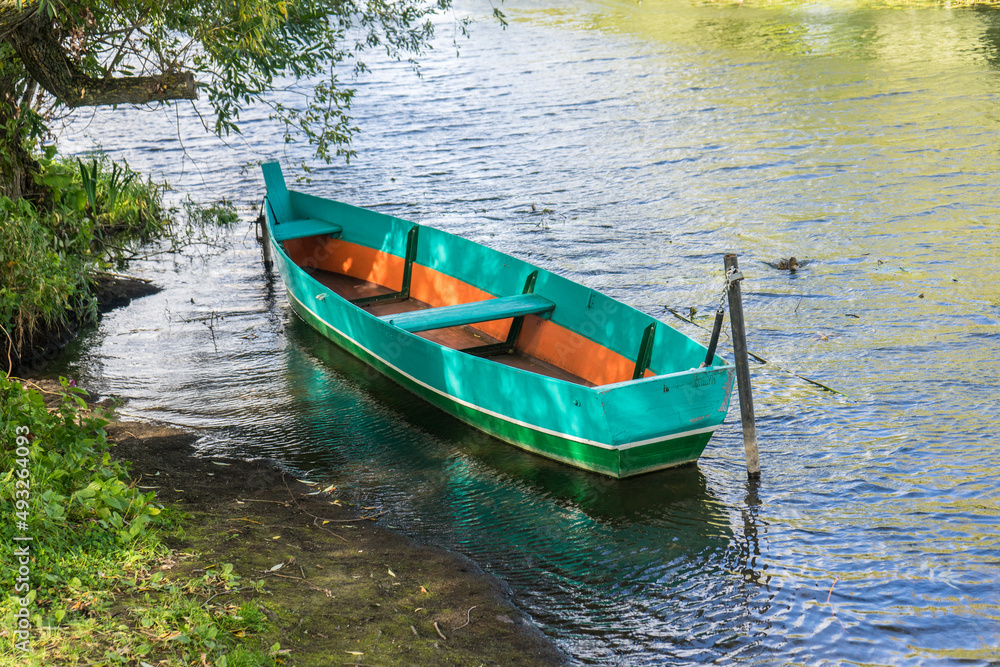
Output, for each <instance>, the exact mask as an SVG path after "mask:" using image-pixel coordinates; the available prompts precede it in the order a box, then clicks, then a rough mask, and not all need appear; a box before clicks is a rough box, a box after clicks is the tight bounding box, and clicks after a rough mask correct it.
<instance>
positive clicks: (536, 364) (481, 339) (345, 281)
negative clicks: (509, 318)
mask: <svg viewBox="0 0 1000 667" xmlns="http://www.w3.org/2000/svg"><path fill="white" fill-rule="evenodd" d="M309 275H311V276H312V277H313V278H315V279H316V280H317V281H318V282H319V283H320V284H322V285H324V286H325V287H328V288H330V289H331V290H333V291H334V292H335V293H337V294H339V295H340V296H342V297H344V298H345V299H347V300H353V299H361V298H364V297H369V296H376V295H379V294H391V293H392V292H393V291H394V290H391V289H389V288H388V287H384V286H382V285H378V284H376V283H372V282H369V281H367V280H362V279H360V278H353V277H351V276H346V275H344V274H342V273H334V272H333V271H325V270H323V269H313V270H310V271H309ZM363 307H364V309H365V310H367V311H368V312H369V313H371V314H372V315H376V316H378V317H382V316H384V315H395V314H396V313H405V312H411V311H414V310H423V309H424V308H430V305H429V304H427V303H424V302H423V301H417V300H416V299H413V298H410V299H407V300H406V301H394V302H391V303H374V304H369V305H367V306H363ZM417 335H418V336H421V337H422V338H426V339H427V340H429V341H432V342H434V343H437V344H438V345H443V346H444V347H450V348H452V349H454V350H462V349H465V348H469V347H477V346H479V345H492V344H494V343H500V342H503V341H500V340H497V339H496V338H493V337H492V336H488V335H487V334H485V333H483V332H482V331H479V330H478V329H475V328H473V327H471V326H468V325H466V326H459V327H449V328H447V329H434V330H431V331H421V332H420V333H418V334H417ZM486 358H487V359H489V360H490V361H494V362H496V363H498V364H504V365H505V366H511V367H513V368H519V369H521V370H524V371H528V372H531V373H538V374H539V375H545V376H548V377H552V378H556V379H558V380H565V381H566V382H573V383H575V384H581V385H584V386H587V387H592V386H594V385H593V383H591V382H588V381H586V380H584V379H583V378H581V377H579V376H577V375H573V374H572V373H568V372H566V371H565V370H563V369H561V368H559V367H558V366H554V365H553V364H550V363H548V362H545V361H542V360H541V359H536V358H535V357H531V356H528V355H526V354H522V353H521V352H514V353H513V354H498V355H495V356H492V357H486Z"/></svg>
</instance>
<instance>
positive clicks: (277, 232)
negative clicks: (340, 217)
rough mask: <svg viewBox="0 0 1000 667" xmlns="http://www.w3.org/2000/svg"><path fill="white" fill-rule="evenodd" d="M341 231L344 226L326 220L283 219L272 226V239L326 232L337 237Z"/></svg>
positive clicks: (297, 237) (287, 239)
mask: <svg viewBox="0 0 1000 667" xmlns="http://www.w3.org/2000/svg"><path fill="white" fill-rule="evenodd" d="M343 231H344V228H343V227H341V226H340V225H338V224H336V223H334V222H328V221H326V220H314V219H312V218H305V219H303V220H285V221H284V222H279V223H278V224H276V225H275V226H274V240H275V241H289V240H291V239H301V238H305V237H307V236H316V235H318V234H328V235H329V236H334V237H337V236H340V234H341V232H343Z"/></svg>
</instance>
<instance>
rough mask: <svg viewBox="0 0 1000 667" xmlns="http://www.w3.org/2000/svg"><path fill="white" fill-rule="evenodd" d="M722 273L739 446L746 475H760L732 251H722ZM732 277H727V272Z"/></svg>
mask: <svg viewBox="0 0 1000 667" xmlns="http://www.w3.org/2000/svg"><path fill="white" fill-rule="evenodd" d="M724 262H725V267H726V276H727V280H728V283H729V322H730V323H731V324H732V327H733V355H734V356H735V357H736V359H735V362H736V386H737V387H738V388H739V393H740V417H741V418H742V420H743V447H744V449H745V450H746V455H747V475H749V476H750V477H758V476H759V475H760V457H759V455H758V454H757V424H756V422H755V420H754V414H753V395H752V394H751V392H750V362H749V361H748V359H747V335H746V329H745V327H744V323H743V295H742V293H741V292H740V280H741V279H742V277H743V276H742V274H740V273H739V271H740V266H739V263H738V262H737V261H736V255H726V256H725V259H724ZM731 272H732V275H733V277H734V278H735V279H734V280H733V279H729V277H730V275H731Z"/></svg>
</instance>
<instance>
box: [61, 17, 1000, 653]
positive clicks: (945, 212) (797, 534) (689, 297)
mask: <svg viewBox="0 0 1000 667" xmlns="http://www.w3.org/2000/svg"><path fill="white" fill-rule="evenodd" d="M503 7H504V9H505V11H506V12H507V13H508V16H509V17H510V19H511V25H510V27H509V28H508V29H507V30H506V31H501V30H500V28H499V27H498V26H497V25H496V24H495V23H493V22H491V21H490V19H489V13H490V8H489V6H488V5H478V4H474V5H467V4H466V5H463V6H462V7H461V8H460V11H458V12H457V13H456V14H457V15H459V16H460V15H463V14H464V13H465V12H471V13H472V14H473V15H474V16H475V17H477V18H478V19H480V20H479V23H478V24H477V25H476V26H475V27H474V30H473V39H472V40H471V41H465V40H462V39H461V38H460V39H459V40H458V41H459V45H460V47H461V56H460V57H456V56H455V48H454V45H453V44H452V42H451V38H450V33H451V32H452V30H453V25H452V22H451V21H452V19H451V18H449V19H448V20H446V21H444V22H443V23H442V25H441V35H442V38H441V39H440V40H439V42H438V44H437V47H438V48H437V49H435V50H434V51H433V52H431V53H430V54H428V55H427V56H426V57H424V58H423V65H424V66H423V76H422V78H417V77H416V76H415V75H414V74H413V73H412V72H411V71H410V70H409V68H408V67H407V66H406V65H403V64H396V63H386V62H382V61H380V60H378V59H377V58H376V59H374V60H372V61H371V62H370V63H369V64H370V65H371V67H372V73H371V74H370V75H368V76H366V77H364V78H363V79H362V80H361V81H359V93H358V97H357V103H356V106H355V112H356V118H357V122H358V124H359V125H360V127H361V128H362V130H363V133H362V135H361V136H360V138H359V139H358V141H357V142H356V145H355V147H356V149H357V150H358V153H359V155H358V157H357V159H355V160H353V161H352V162H351V164H350V165H349V166H345V165H343V164H336V165H333V166H329V167H325V166H317V169H316V174H315V180H316V182H315V184H314V185H313V186H312V187H311V190H310V191H312V192H315V193H318V194H325V195H329V196H333V197H337V198H340V199H343V200H346V201H349V202H352V203H356V204H361V205H367V206H372V207H374V208H376V209H378V210H381V211H385V212H390V213H393V214H395V215H400V216H402V217H405V218H409V219H412V220H415V221H418V222H422V223H426V224H431V225H435V226H438V227H441V228H443V229H446V230H448V231H451V232H454V233H457V234H461V235H464V236H467V237H470V238H472V239H475V240H477V241H482V242H486V243H488V244H490V245H492V246H494V247H496V248H499V249H501V250H503V251H505V252H509V253H512V254H514V255H517V256H520V257H523V258H527V259H529V260H530V261H533V262H535V263H537V264H540V265H542V266H545V267H546V268H549V269H553V270H555V271H557V272H559V273H561V274H564V275H566V276H569V277H571V278H573V279H575V280H578V281H580V282H582V283H584V284H586V285H588V286H590V287H593V288H596V289H598V290H601V291H604V292H606V293H608V294H610V295H611V296H613V297H615V298H618V299H621V300H623V301H625V302H627V303H630V304H632V305H634V306H636V307H638V308H640V309H642V310H645V311H646V312H648V313H651V314H653V315H655V316H658V317H661V318H663V319H664V320H665V321H667V322H670V323H671V324H673V325H675V326H677V327H679V328H681V329H682V330H683V331H685V332H686V333H689V334H690V335H692V336H694V337H696V338H698V339H700V340H705V339H706V338H707V335H706V333H705V331H703V330H702V329H699V328H697V327H695V326H692V325H691V324H686V323H684V322H682V321H680V320H679V319H677V318H675V317H674V316H673V315H671V314H670V312H669V310H668V308H673V309H675V310H678V311H680V312H683V313H687V312H689V309H690V308H692V307H694V308H696V309H697V310H698V312H699V314H701V315H709V314H710V313H711V311H712V310H713V309H714V308H715V304H716V303H717V301H718V297H719V293H720V290H721V287H722V281H721V268H722V258H721V256H722V254H723V253H724V252H737V253H739V255H740V260H741V266H742V267H743V268H744V270H745V273H746V274H747V281H746V283H745V284H744V289H745V290H746V292H745V301H746V311H747V320H748V323H749V334H748V337H749V342H750V347H751V350H752V351H754V352H755V353H757V354H758V355H760V356H761V357H763V358H765V359H767V360H768V362H769V363H767V364H766V365H757V364H755V365H754V367H753V371H754V378H753V381H754V390H755V402H756V407H757V416H758V428H759V432H760V438H761V457H762V464H763V468H764V472H763V476H762V479H761V482H760V485H759V487H758V488H752V487H751V486H749V485H748V483H747V481H746V474H745V468H744V459H743V451H742V441H741V437H740V431H739V428H738V423H737V419H738V414H737V413H736V412H737V411H736V410H733V411H732V413H733V414H732V415H731V418H730V420H729V422H728V423H727V424H726V425H725V426H724V427H723V428H722V429H721V430H720V431H719V432H718V433H717V434H716V436H715V438H714V439H713V440H712V442H711V444H710V445H709V448H708V450H707V451H706V453H705V456H704V457H703V458H702V460H701V461H700V463H699V464H698V465H697V466H696V467H695V466H693V467H688V468H684V469H680V470H675V471H667V472H663V473H658V474H654V475H649V476H646V477H642V478H639V479H635V480H628V481H623V482H616V481H611V480H606V479H603V478H599V477H595V476H592V475H588V474H584V473H581V472H577V471H575V470H572V469H569V468H566V467H564V466H561V465H558V464H554V463H550V462H547V461H545V460H541V459H538V458H535V457H533V456H530V455H527V454H524V453H521V452H519V451H517V450H515V449H513V448H511V447H508V446H506V445H502V444H500V443H498V442H495V441H492V440H490V439H489V438H486V437H484V436H481V435H478V434H477V433H476V432H473V431H471V430H469V429H468V428H466V427H465V426H462V425H460V424H457V423H455V422H453V421H451V420H449V419H448V418H446V417H444V416H442V415H441V414H439V413H436V412H434V411H432V410H430V409H428V408H427V407H426V406H425V405H424V404H422V403H421V402H419V401H418V400H416V399H414V398H411V397H410V396H409V395H407V394H406V393H404V392H402V391H401V390H399V389H397V388H396V387H395V386H394V385H392V384H391V383H390V382H388V381H386V380H384V379H382V378H380V377H379V376H377V375H376V374H374V373H373V372H372V371H370V370H369V369H367V368H365V367H364V366H362V365H360V364H359V363H357V362H355V361H353V360H352V359H350V358H348V357H346V356H345V355H344V354H342V353H340V352H339V351H337V350H335V349H332V348H331V346H330V345H328V344H326V343H325V342H324V341H323V340H322V339H321V338H320V337H319V336H318V335H316V334H315V333H314V332H312V331H311V330H310V329H309V328H308V327H307V326H305V325H303V324H302V323H301V322H299V321H298V320H297V319H296V318H295V316H294V315H293V314H292V312H291V310H290V308H289V306H288V303H287V300H286V298H285V295H284V291H283V287H282V285H281V282H280V278H277V277H276V276H271V275H268V274H267V273H265V271H264V268H263V266H262V262H261V259H260V249H259V246H258V245H257V244H256V241H255V240H254V235H253V233H252V232H248V227H246V226H241V227H240V228H239V229H238V230H236V231H234V232H233V233H232V234H230V235H229V241H230V243H231V245H229V246H228V247H227V248H226V249H224V250H221V251H208V249H203V250H206V253H205V254H204V255H197V254H189V255H187V256H185V257H181V258H169V259H166V258H161V259H160V260H159V261H151V262H149V263H146V264H143V265H140V266H137V267H135V269H134V271H135V272H136V273H141V274H142V275H145V276H147V277H150V278H153V279H154V280H155V281H156V282H157V283H158V284H160V285H163V286H164V287H165V288H166V289H165V290H164V291H163V292H162V293H161V294H158V295H156V296H153V297H149V298H146V299H142V300H140V301H138V302H136V303H134V304H133V305H132V306H131V307H130V308H128V309H126V310H122V311H120V312H115V313H113V314H111V315H109V316H108V317H106V318H105V319H104V321H103V322H102V323H101V324H100V326H99V327H97V328H96V329H94V330H92V331H90V332H89V333H87V334H86V335H85V336H83V337H82V338H81V339H80V341H79V342H78V343H77V344H76V345H75V346H74V348H73V349H72V350H71V351H70V352H69V353H68V355H67V358H66V359H65V360H64V361H62V362H60V363H61V366H60V367H59V368H60V369H61V371H62V372H64V373H66V374H70V375H72V376H73V377H75V378H78V379H80V380H82V381H83V382H84V383H85V384H87V385H89V386H91V387H97V388H98V389H99V390H100V391H103V392H106V393H113V394H118V395H122V396H126V397H129V398H130V399H131V402H130V404H129V405H128V407H127V408H126V412H127V413H129V414H132V415H139V416H143V417H146V418H154V419H160V420H164V421H167V422H171V423H176V424H181V425H185V426H188V427H192V428H197V429H201V432H203V433H204V434H205V436H206V437H205V439H204V440H203V441H202V445H203V447H204V448H205V449H206V450H207V451H211V452H223V453H230V454H239V455H246V456H267V457H272V458H274V459H277V460H279V461H281V462H282V463H283V464H285V465H286V466H289V467H290V468H292V469H294V470H296V471H298V472H299V473H300V474H303V475H308V476H309V477H310V478H311V479H316V480H327V479H332V480H335V481H336V482H337V484H338V485H339V488H340V491H341V492H343V493H345V494H347V495H349V496H351V497H355V498H364V499H366V502H372V503H377V504H378V505H379V506H380V507H381V508H383V509H385V510H387V511H388V514H387V515H386V516H385V517H384V518H383V523H384V524H385V525H389V526H394V527H397V528H399V529H400V530H402V531H404V532H406V533H408V534H410V535H413V536H415V537H417V538H418V539H421V540H425V541H428V542H432V543H435V544H439V545H444V546H446V547H449V548H453V549H456V550H459V551H461V552H463V553H466V554H468V555H470V556H471V557H473V558H474V559H475V560H476V561H477V562H479V563H480V564H481V565H482V566H483V567H484V568H486V569H487V570H489V571H491V572H493V573H495V574H496V575H497V576H499V577H501V578H503V579H504V580H506V581H507V582H509V583H510V584H511V586H512V588H513V590H514V592H515V594H516V596H517V601H518V602H519V604H520V605H522V607H523V608H524V609H526V610H527V611H528V612H529V613H530V614H531V615H532V616H533V617H534V618H535V619H536V621H537V622H538V623H539V625H540V626H541V627H542V628H543V629H544V631H545V632H546V633H547V634H548V635H549V636H551V637H552V638H553V639H554V640H555V641H556V642H557V643H558V644H559V645H560V646H561V647H562V648H563V649H565V651H566V652H567V653H568V654H570V655H571V656H572V657H573V659H574V660H576V661H578V662H580V663H585V664H598V663H599V664H621V665H639V664H675V663H732V662H747V663H775V662H777V663H802V664H820V663H827V662H829V663H852V664H853V663H864V664H881V665H896V664H921V663H923V664H949V663H954V664H959V663H961V664H977V663H978V664H988V663H991V662H992V663H996V662H998V661H1000V555H998V554H1000V530H998V517H1000V507H998V504H1000V503H998V497H1000V448H998V441H1000V436H998V433H1000V416H998V415H1000V398H998V397H1000V387H998V385H1000V380H998V377H1000V362H998V360H997V359H998V348H1000V287H998V284H997V282H998V281H997V273H996V272H997V267H996V262H995V257H996V252H997V247H998V246H997V244H998V241H1000V238H998V236H1000V234H998V226H1000V225H998V222H997V213H998V206H997V198H998V194H1000V193H998V187H997V175H998V166H1000V155H998V152H997V139H998V129H1000V127H998V123H1000V113H998V111H997V109H998V108H1000V107H998V103H1000V95H998V89H1000V75H998V70H997V68H998V65H1000V14H998V13H996V12H993V11H980V10H968V9H947V8H939V7H932V6H927V7H881V8H879V7H875V6H869V7H861V6H859V5H855V4H852V3H845V2H831V3H819V4H799V3H779V4H768V5H766V6H751V5H750V4H746V5H736V4H733V5H716V4H706V5H700V6H696V5H691V4H688V3H683V2H662V3H658V2H644V3H641V4H636V3H633V2H628V1H625V0H621V1H620V2H616V1H612V0H607V1H606V2H590V3H586V2H570V1H568V0H566V1H562V2H561V1H559V0H548V1H547V2H506V3H504V5H503ZM174 113H175V112H174V110H173V109H171V110H170V111H168V112H167V113H162V112H155V113H154V112H144V113H142V112H136V113H132V114H126V113H122V112H116V113H113V114H112V113H99V114H97V115H96V116H95V117H93V118H92V119H91V118H87V119H80V122H78V123H77V124H76V125H75V126H74V127H73V128H72V129H71V130H70V131H67V132H66V133H64V135H63V137H62V138H61V139H60V141H61V144H62V145H63V148H64V150H66V151H71V152H72V151H81V150H84V149H86V148H88V147H89V146H90V145H91V142H92V141H97V142H99V143H100V144H101V145H103V146H104V148H105V149H107V150H108V151H109V152H111V153H112V154H113V155H116V156H119V155H124V156H126V157H128V159H129V160H130V162H131V164H132V165H133V166H135V167H137V168H139V169H142V170H147V171H150V172H152V173H154V174H162V176H163V178H165V179H166V180H168V181H169V182H170V183H172V184H173V185H174V187H175V188H176V190H177V196H181V195H190V196H191V197H192V198H194V199H196V200H199V201H210V200H213V199H218V198H222V197H225V198H227V199H230V200H234V201H236V202H238V203H239V204H240V205H241V206H243V207H244V208H243V209H242V210H243V213H244V215H245V217H246V218H247V219H249V218H252V217H254V215H255V213H256V210H255V209H256V206H257V205H258V204H259V201H260V197H261V195H262V185H261V179H260V177H259V176H258V174H257V171H256V170H255V169H251V170H249V171H247V172H241V170H240V165H241V164H242V163H244V162H247V161H252V160H260V159H267V158H278V159H281V160H283V161H284V162H285V164H286V171H292V164H293V162H294V160H296V159H299V158H303V157H307V156H308V152H307V150H306V148H305V147H302V146H297V145H291V146H288V145H285V144H284V143H282V142H281V140H280V137H279V136H278V135H277V133H276V130H275V128H274V127H273V125H271V124H270V123H269V122H268V121H267V120H266V118H264V115H263V112H260V113H249V114H247V116H246V120H247V122H246V124H245V126H244V127H245V135H244V137H243V138H242V139H237V140H234V141H233V142H232V144H233V145H232V147H231V148H227V147H225V146H222V145H221V144H220V143H219V142H218V141H217V140H210V139H208V138H206V137H205V136H204V134H202V133H201V132H200V131H199V128H198V127H196V125H197V121H196V120H195V119H194V118H193V116H192V115H191V113H190V112H189V111H188V110H186V109H185V108H184V107H178V108H177V116H175V115H174ZM178 127H180V129H181V134H182V138H183V146H182V145H181V143H179V142H178V140H177V137H176V132H177V128H178ZM533 205H534V207H533ZM533 209H534V210H533ZM789 255H795V256H797V257H799V258H805V259H808V260H809V263H808V264H807V265H806V266H805V267H804V268H803V269H802V270H800V271H799V272H798V273H796V274H794V275H790V274H788V273H787V272H780V271H777V270H775V269H773V268H771V267H769V266H768V265H767V264H766V263H765V262H767V261H773V260H775V259H776V258H778V257H788V256H789ZM213 314H214V316H215V317H213ZM696 321H697V322H698V323H700V324H702V325H704V324H705V323H706V321H707V320H706V319H700V318H697V317H696ZM210 325H211V326H210ZM726 352H727V353H728V349H727V350H726ZM796 373H797V374H799V375H801V376H805V377H807V378H810V379H813V380H816V381H818V382H821V383H823V384H825V385H828V386H829V387H831V388H834V389H836V390H838V391H839V392H841V393H840V394H838V393H832V392H827V391H824V390H822V389H820V388H819V387H817V386H815V385H813V384H810V383H808V382H806V381H804V380H803V379H800V377H798V376H796V375H795V374H796ZM473 618H474V612H473Z"/></svg>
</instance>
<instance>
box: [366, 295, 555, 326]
mask: <svg viewBox="0 0 1000 667" xmlns="http://www.w3.org/2000/svg"><path fill="white" fill-rule="evenodd" d="M555 307H556V305H555V304H554V303H552V302H551V301H549V300H548V299H546V298H545V297H543V296H539V295H538V294H518V295H516V296H502V297H497V298H496V299H487V300H485V301H475V302H473V303H462V304H458V305H457V306H441V307H440V308H425V309H424V310H414V311H411V312H408V313H396V314H394V315H383V316H382V317H381V318H379V319H382V320H384V321H386V322H388V323H389V324H393V325H395V326H397V327H399V328H400V329H402V330H404V331H409V332H410V333H416V332H418V331H429V330H431V329H445V328H447V327H457V326H460V325H463V324H475V323H476V322H490V321H492V320H502V319H505V318H508V317H523V316H525V315H541V314H543V313H548V312H550V311H551V310H552V309H553V308H555Z"/></svg>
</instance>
